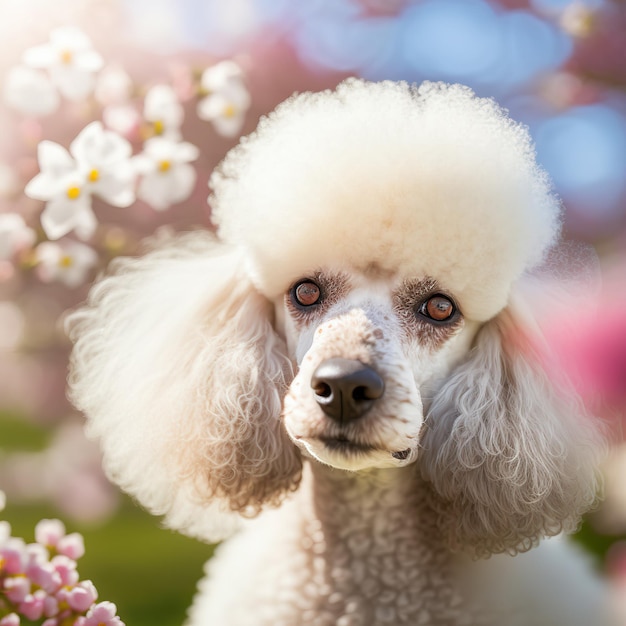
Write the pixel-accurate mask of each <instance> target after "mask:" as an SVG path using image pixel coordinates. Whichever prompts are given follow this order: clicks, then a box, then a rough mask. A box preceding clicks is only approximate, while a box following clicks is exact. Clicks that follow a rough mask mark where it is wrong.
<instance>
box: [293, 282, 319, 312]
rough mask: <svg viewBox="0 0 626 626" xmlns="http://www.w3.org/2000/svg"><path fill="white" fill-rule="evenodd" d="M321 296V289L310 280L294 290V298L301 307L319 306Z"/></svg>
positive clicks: (298, 285)
mask: <svg viewBox="0 0 626 626" xmlns="http://www.w3.org/2000/svg"><path fill="white" fill-rule="evenodd" d="M321 296H322V292H321V291H320V288H319V287H318V286H317V285H316V284H315V283H314V282H312V281H310V280H306V281H304V282H302V283H299V284H297V285H296V286H295V287H294V288H293V297H294V299H295V301H296V302H297V303H298V304H299V305H300V306H312V305H314V304H317V303H318V302H319V300H320V298H321Z"/></svg>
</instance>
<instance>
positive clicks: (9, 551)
mask: <svg viewBox="0 0 626 626" xmlns="http://www.w3.org/2000/svg"><path fill="white" fill-rule="evenodd" d="M0 563H1V564H2V568H1V569H2V570H3V571H4V572H5V573H7V574H23V573H24V568H25V567H26V551H25V544H24V542H23V541H22V540H21V539H14V538H13V537H12V538H10V539H9V540H8V541H7V542H6V544H5V545H4V546H2V548H0Z"/></svg>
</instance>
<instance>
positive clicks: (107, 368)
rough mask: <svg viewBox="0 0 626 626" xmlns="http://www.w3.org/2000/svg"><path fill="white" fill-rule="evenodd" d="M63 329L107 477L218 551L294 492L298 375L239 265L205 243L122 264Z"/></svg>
mask: <svg viewBox="0 0 626 626" xmlns="http://www.w3.org/2000/svg"><path fill="white" fill-rule="evenodd" d="M112 265H113V267H112V273H111V275H109V276H108V277H106V278H104V280H102V281H100V282H98V283H97V284H96V285H95V286H94V287H93V288H92V290H91V293H90V295H89V299H88V302H87V304H86V306H84V307H83V308H82V309H79V310H77V311H76V312H74V313H72V314H71V315H70V316H69V318H68V322H67V327H68V332H69V335H70V338H71V339H72V341H73V342H74V343H75V346H74V351H73V353H72V357H71V365H70V376H69V384H70V396H71V399H72V400H73V402H74V403H75V404H76V406H77V407H78V408H79V409H81V410H82V411H84V413H85V414H86V416H87V419H88V434H89V435H90V436H92V437H97V438H98V439H99V440H100V443H101V446H102V450H103V454H104V465H105V470H106V471H107V474H108V476H109V477H110V478H111V479H112V480H113V481H115V482H116V483H118V484H119V485H120V486H121V487H122V488H123V489H124V490H126V491H127V492H128V493H130V494H131V495H133V496H135V497H136V498H137V499H138V500H139V501H140V502H141V503H142V504H143V505H144V506H146V507H147V508H148V509H149V510H150V511H152V512H153V513H156V514H164V515H165V516H166V519H165V521H166V524H167V525H169V526H170V527H173V528H176V529H178V530H182V531H184V532H187V533H188V534H191V535H194V536H198V537H201V538H204V539H208V540H211V541H217V540H220V539H223V538H225V537H226V536H228V534H230V532H232V530H233V528H234V526H236V524H237V521H238V519H239V515H236V514H235V513H239V514H242V515H254V514H256V513H258V512H259V511H260V509H261V507H262V506H263V505H264V504H270V505H271V504H278V503H279V502H280V500H281V499H282V497H283V496H284V495H285V493H287V492H289V491H290V490H293V489H295V488H296V487H297V485H298V482H299V479H300V472H301V460H300V457H299V453H298V452H297V450H296V448H295V447H294V446H293V444H292V443H291V442H290V441H289V438H288V436H287V434H286V432H285V430H284V428H283V426H282V423H281V421H280V412H281V402H282V396H283V394H284V391H285V389H286V387H287V385H288V384H289V382H290V378H291V376H292V371H291V364H290V362H289V359H288V358H287V356H286V351H285V348H284V345H283V342H282V340H281V339H280V338H279V337H278V335H277V334H276V333H275V332H274V329H273V326H272V315H273V309H272V306H271V304H270V303H269V302H268V301H267V300H266V299H265V297H263V296H262V295H261V294H259V293H258V291H257V290H256V289H255V288H254V286H253V285H252V283H251V282H250V279H249V278H248V277H247V274H246V272H245V270H244V263H243V261H242V258H241V254H240V253H239V252H237V251H236V250H235V249H233V248H231V247H227V246H225V245H224V244H222V243H220V242H218V241H217V240H216V239H215V237H214V236H212V235H211V234H209V233H205V232H196V233H190V234H187V235H183V236H179V237H177V238H174V239H173V240H171V241H169V242H166V243H165V244H164V245H163V244H162V243H161V244H157V245H156V247H155V248H154V249H153V250H152V251H151V252H149V253H148V254H147V255H145V256H144V257H142V258H139V259H120V260H116V261H115V262H114V263H113V264H112Z"/></svg>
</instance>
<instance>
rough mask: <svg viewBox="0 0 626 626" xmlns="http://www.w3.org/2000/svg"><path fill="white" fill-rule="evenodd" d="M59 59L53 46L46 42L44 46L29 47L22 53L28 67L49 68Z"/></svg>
mask: <svg viewBox="0 0 626 626" xmlns="http://www.w3.org/2000/svg"><path fill="white" fill-rule="evenodd" d="M57 60H58V53H57V51H56V50H55V48H54V47H53V46H51V45H50V44H48V43H46V44H43V45H42V46H34V47H32V48H28V50H26V51H25V52H24V54H23V55H22V61H23V63H24V64H25V65H28V67H34V68H47V67H51V66H52V65H54V64H55V63H56V62H57Z"/></svg>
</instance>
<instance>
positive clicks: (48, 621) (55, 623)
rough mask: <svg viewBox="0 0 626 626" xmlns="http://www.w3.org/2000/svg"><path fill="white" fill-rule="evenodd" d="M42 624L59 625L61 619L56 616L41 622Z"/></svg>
mask: <svg viewBox="0 0 626 626" xmlns="http://www.w3.org/2000/svg"><path fill="white" fill-rule="evenodd" d="M41 626H59V621H58V620H57V619H55V618H54V617H51V618H49V619H47V620H46V621H45V622H43V623H42V624H41Z"/></svg>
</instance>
